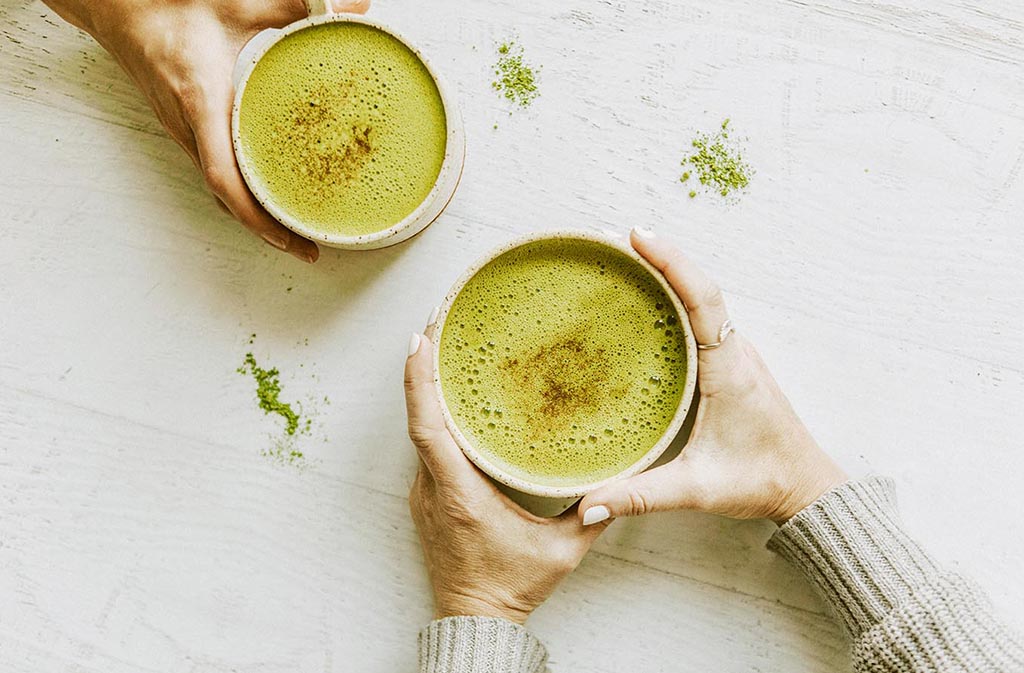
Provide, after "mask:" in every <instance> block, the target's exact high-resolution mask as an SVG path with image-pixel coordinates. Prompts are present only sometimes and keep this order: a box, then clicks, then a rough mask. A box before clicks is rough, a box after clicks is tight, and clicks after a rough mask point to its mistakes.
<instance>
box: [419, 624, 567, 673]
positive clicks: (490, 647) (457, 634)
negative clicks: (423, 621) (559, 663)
mask: <svg viewBox="0 0 1024 673" xmlns="http://www.w3.org/2000/svg"><path fill="white" fill-rule="evenodd" d="M547 660H548V653H547V651H546V650H545V649H544V646H543V645H541V644H540V641H539V640H537V639H536V638H534V637H533V635H532V634H531V633H530V632H529V631H527V630H526V629H524V628H523V627H522V626H519V625H518V624H514V623H512V622H510V621H507V620H505V619H496V618H493V617H445V618H444V619H438V620H435V621H433V622H430V624H428V625H427V626H426V627H425V628H424V629H423V630H422V631H420V673H543V672H544V671H547V666H546V663H547Z"/></svg>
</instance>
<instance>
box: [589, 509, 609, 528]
mask: <svg viewBox="0 0 1024 673" xmlns="http://www.w3.org/2000/svg"><path fill="white" fill-rule="evenodd" d="M611 515H612V513H611V512H610V511H609V510H608V508H607V507H605V506H604V505H597V506H596V507H588V508H587V511H586V512H584V513H583V525H584V526H589V525H591V524H595V523H601V522H602V521H604V520H605V519H607V518H608V517H610V516H611Z"/></svg>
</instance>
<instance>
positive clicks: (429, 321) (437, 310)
mask: <svg viewBox="0 0 1024 673" xmlns="http://www.w3.org/2000/svg"><path fill="white" fill-rule="evenodd" d="M440 313H441V307H440V306H435V307H434V310H433V311H431V312H430V317H429V318H428V319H427V327H430V326H431V325H433V324H434V323H435V322H437V316H438V314H440Z"/></svg>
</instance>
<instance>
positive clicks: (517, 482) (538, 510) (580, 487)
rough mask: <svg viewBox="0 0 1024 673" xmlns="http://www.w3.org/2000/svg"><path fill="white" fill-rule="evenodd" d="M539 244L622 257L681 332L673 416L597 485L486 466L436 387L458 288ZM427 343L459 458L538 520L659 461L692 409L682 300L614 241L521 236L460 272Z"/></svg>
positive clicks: (692, 355) (693, 365)
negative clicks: (586, 246) (654, 287)
mask: <svg viewBox="0 0 1024 673" xmlns="http://www.w3.org/2000/svg"><path fill="white" fill-rule="evenodd" d="M543 240H562V241H581V242H588V243H598V244H601V245H604V246H607V247H609V248H611V249H612V250H615V251H617V252H619V253H622V254H624V255H625V256H626V257H628V258H629V259H630V260H632V261H633V262H635V263H636V264H637V265H638V266H640V267H641V268H643V269H644V270H645V271H646V272H647V273H648V274H649V275H650V276H651V278H652V279H653V280H654V281H655V282H657V283H658V285H659V287H661V289H662V290H663V291H664V292H665V294H666V296H667V297H668V298H669V300H670V301H671V302H672V306H673V308H675V310H676V313H677V314H678V315H679V328H680V329H681V330H682V334H683V340H684V343H685V346H686V365H687V366H686V375H685V378H684V380H683V386H682V388H683V390H682V394H681V396H680V399H679V406H678V407H677V408H676V410H675V413H674V414H673V416H672V420H671V421H670V422H669V424H668V425H667V426H666V427H665V430H664V432H663V433H662V434H661V437H660V438H659V439H658V441H657V442H656V443H655V444H654V445H653V446H651V447H650V448H649V449H648V450H647V451H646V452H645V453H644V454H643V455H642V456H641V457H640V458H639V459H637V460H636V461H635V462H633V463H632V464H631V465H629V466H628V467H626V468H625V469H624V470H622V471H621V472H619V473H618V474H616V475H614V476H611V477H608V478H606V479H601V480H599V481H593V482H588V483H579V484H572V485H562V486H551V485H547V484H540V483H537V482H534V481H530V480H529V479H527V478H523V477H521V476H516V475H513V474H509V472H508V471H507V470H505V469H503V468H502V467H501V466H500V465H498V464H497V463H496V462H495V461H493V460H491V459H490V458H489V457H488V456H487V454H486V453H484V452H483V451H481V450H480V449H478V448H476V446H475V445H474V444H473V442H472V441H471V439H470V437H468V436H467V434H466V433H464V432H463V431H462V429H461V428H460V427H459V425H458V423H457V422H456V421H455V417H454V416H453V414H452V412H451V410H450V409H449V407H448V403H447V402H446V400H445V393H444V388H443V386H442V385H441V337H442V335H443V333H444V324H445V320H446V318H447V317H448V313H449V311H450V310H451V308H452V305H453V304H454V303H455V299H456V298H457V297H458V296H459V293H460V292H461V291H462V288H464V287H465V286H466V284H467V283H468V282H469V281H470V280H471V279H472V278H473V277H474V276H475V275H476V274H477V273H478V272H480V270H481V269H483V268H484V267H485V266H487V265H488V264H490V263H491V262H493V261H494V260H495V259H497V258H498V257H500V256H502V255H503V254H505V253H506V252H509V251H510V250H513V249H515V248H518V247H520V246H523V245H527V244H529V243H534V242H537V241H543ZM431 341H432V343H431V345H432V350H433V363H434V367H433V373H434V386H435V388H436V390H437V395H438V398H439V399H440V401H441V411H442V414H443V415H444V420H445V425H447V426H448V430H449V432H450V433H451V435H452V438H453V439H454V440H455V443H456V444H458V446H459V448H461V449H462V452H463V453H464V454H466V456H467V457H468V458H469V459H470V460H471V461H472V462H473V463H474V464H475V465H476V466H477V467H479V468H480V469H481V470H482V471H483V472H484V473H485V474H487V476H489V477H491V479H493V480H494V481H496V482H498V485H499V488H501V489H502V490H503V491H504V492H505V493H506V494H507V495H508V496H509V497H511V498H512V499H513V500H515V501H516V502H518V503H519V504H520V505H522V506H524V507H526V509H528V510H530V511H531V512H533V513H534V514H537V515H539V516H554V515H556V514H558V513H560V512H561V511H563V510H565V509H566V508H567V507H569V506H570V505H572V503H574V502H575V501H576V500H578V499H579V498H581V497H582V496H584V495H586V494H587V493H589V492H591V491H593V490H595V489H597V488H600V487H601V486H604V485H605V484H607V483H610V482H612V481H616V480H618V479H624V478H626V477H631V476H633V475H635V474H639V473H640V472H643V471H644V470H646V469H647V468H649V467H651V466H652V465H654V463H655V462H656V461H657V460H658V458H660V457H661V455H662V454H663V453H665V451H666V450H667V449H668V447H669V445H670V444H671V443H672V441H673V440H674V439H675V437H676V435H677V434H678V433H679V431H680V429H681V428H682V427H683V422H684V421H685V420H686V416H687V414H688V413H689V411H690V407H691V406H692V405H693V404H695V403H696V400H695V396H694V393H695V391H696V387H697V366H698V365H697V341H696V339H695V338H694V335H693V328H692V327H691V326H690V319H689V316H688V314H687V312H686V307H685V306H684V305H683V302H682V300H681V299H680V298H679V296H678V295H677V294H676V292H675V290H673V289H672V286H671V285H669V283H668V281H667V280H666V279H665V276H663V275H662V273H661V272H660V271H658V270H657V269H656V268H654V267H653V266H652V265H651V264H650V263H649V262H648V261H647V260H645V259H644V258H643V257H641V256H640V254H639V253H637V252H636V250H634V249H633V248H632V247H631V246H630V245H629V244H628V243H626V242H624V241H622V240H620V239H617V238H611V237H609V236H607V235H602V234H595V233H590V232H588V231H582V230H574V229H557V230H553V231H546V232H539V233H533V234H528V235H526V236H522V237H520V238H516V239H514V240H512V241H510V242H508V243H506V244H505V245H502V246H500V247H498V248H496V249H495V250H493V251H491V252H490V253H489V254H487V255H486V256H485V257H483V258H482V259H480V260H478V261H477V262H476V263H475V264H474V265H473V266H471V267H470V268H468V269H467V270H466V271H465V272H463V274H462V275H461V276H460V277H459V279H458V280H457V281H455V284H454V285H453V286H452V289H451V290H450V291H449V292H448V294H447V295H446V296H445V298H444V301H443V302H442V304H441V307H440V309H439V311H438V317H437V321H436V322H435V328H434V335H433V338H432V340H431Z"/></svg>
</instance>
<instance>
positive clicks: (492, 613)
mask: <svg viewBox="0 0 1024 673" xmlns="http://www.w3.org/2000/svg"><path fill="white" fill-rule="evenodd" d="M434 604H435V606H436V607H435V609H434V619H444V618H445V617H497V618H499V619H507V620H508V621H510V622H514V623H516V624H519V625H523V624H525V623H526V619H527V618H528V617H529V616H530V611H526V610H521V609H519V608H513V607H510V606H508V605H504V604H503V603H501V602H499V601H489V600H485V599H482V598H477V597H475V596H467V595H464V594H445V595H438V596H437V597H436V599H435V601H434Z"/></svg>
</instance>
